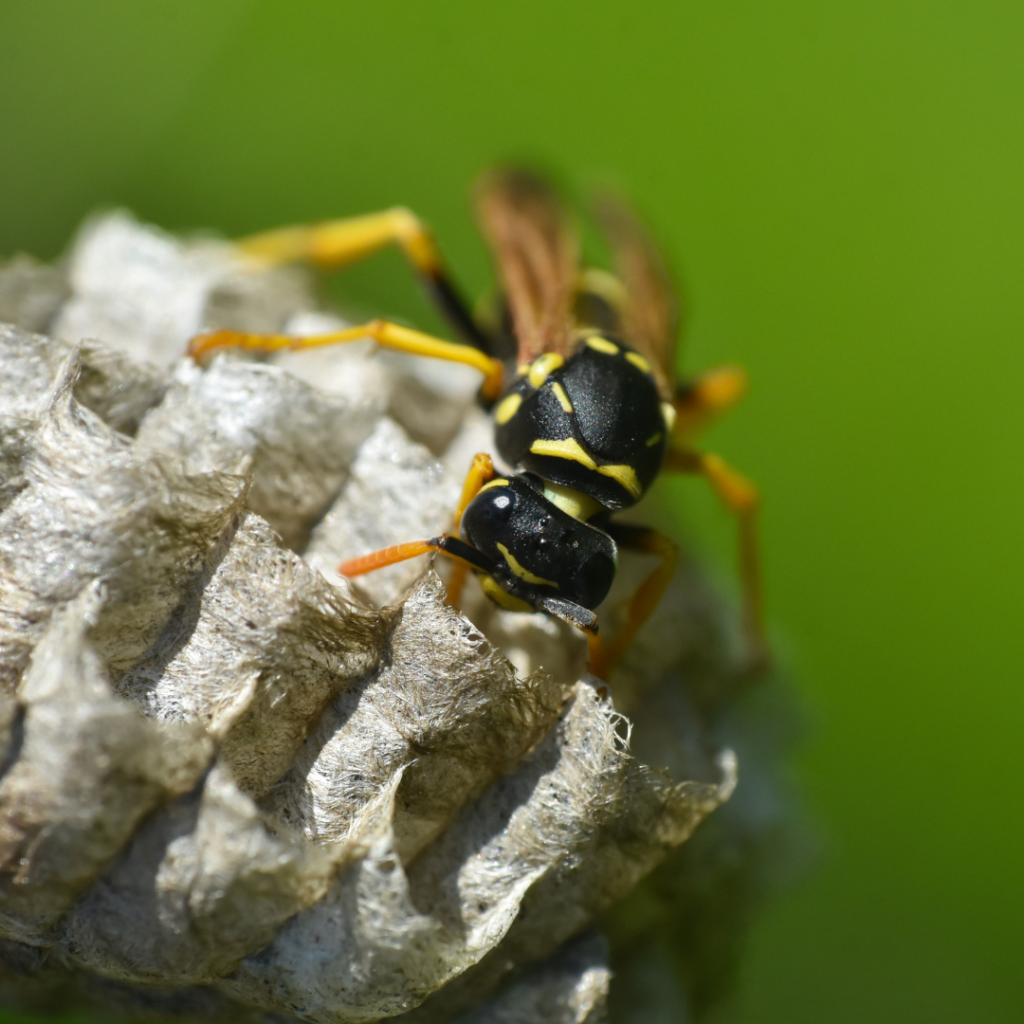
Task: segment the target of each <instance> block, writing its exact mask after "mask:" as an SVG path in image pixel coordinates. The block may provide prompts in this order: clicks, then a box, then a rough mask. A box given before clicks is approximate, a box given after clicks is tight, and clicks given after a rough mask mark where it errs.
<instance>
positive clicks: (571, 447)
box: [530, 437, 597, 469]
mask: <svg viewBox="0 0 1024 1024" xmlns="http://www.w3.org/2000/svg"><path fill="white" fill-rule="evenodd" d="M530 451H531V452H533V454H534V455H553V456H554V457H555V458H556V459H568V460H569V461H570V462H578V463H580V465H582V466H586V467H587V469H597V463H596V462H595V461H594V460H593V459H592V458H591V457H590V456H589V455H588V454H587V453H586V451H585V450H584V449H583V446H582V445H581V444H580V443H579V441H577V440H576V438H574V437H567V438H565V440H564V441H552V440H551V439H550V438H543V437H541V438H538V439H537V440H536V441H534V442H533V444H531V445H530Z"/></svg>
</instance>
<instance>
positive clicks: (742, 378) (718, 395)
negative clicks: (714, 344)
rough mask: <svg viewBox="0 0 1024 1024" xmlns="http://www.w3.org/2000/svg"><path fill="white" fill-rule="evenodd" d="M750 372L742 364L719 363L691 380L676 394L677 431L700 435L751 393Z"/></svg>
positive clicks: (688, 436) (682, 433) (678, 432)
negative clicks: (748, 390) (721, 364)
mask: <svg viewBox="0 0 1024 1024" xmlns="http://www.w3.org/2000/svg"><path fill="white" fill-rule="evenodd" d="M747 387H748V382H747V373H746V370H744V369H743V368H742V367H740V366H716V367H714V368H713V369H711V370H706V371H705V372H704V373H702V374H699V375H698V376H696V377H694V378H693V379H692V380H690V381H687V383H686V384H684V385H683V386H682V387H681V388H680V389H679V392H678V394H677V395H676V400H675V402H674V403H673V407H674V409H675V433H676V435H677V436H678V437H682V438H690V437H693V436H694V435H696V434H699V433H700V432H701V431H702V430H703V429H704V428H705V427H707V426H709V425H710V424H711V422H712V421H713V420H715V419H717V418H718V417H719V416H721V415H722V413H724V412H727V411H728V410H729V409H731V408H732V407H733V406H734V405H735V404H736V403H737V402H738V401H739V400H740V399H741V398H742V397H743V396H744V395H745V394H746V393H747Z"/></svg>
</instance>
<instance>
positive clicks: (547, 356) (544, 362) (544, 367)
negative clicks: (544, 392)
mask: <svg viewBox="0 0 1024 1024" xmlns="http://www.w3.org/2000/svg"><path fill="white" fill-rule="evenodd" d="M564 362H565V359H564V358H563V357H562V356H560V355H559V354H558V353H557V352H545V353H544V355H542V356H539V357H538V358H537V359H535V360H534V361H533V365H532V366H531V367H530V372H529V373H528V374H527V377H528V378H529V381H530V383H531V384H532V385H533V386H534V387H535V388H539V387H540V386H541V384H543V383H544V381H546V380H547V379H548V374H549V373H551V372H552V371H554V370H557V369H558V368H559V367H560V366H561V365H562V364H563V363H564Z"/></svg>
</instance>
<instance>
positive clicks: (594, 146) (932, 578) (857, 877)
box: [0, 0, 1024, 1024]
mask: <svg viewBox="0 0 1024 1024" xmlns="http://www.w3.org/2000/svg"><path fill="white" fill-rule="evenodd" d="M0 44H2V54H3V58H2V62H0V82H2V87H0V147H2V157H0V196H2V203H0V253H7V254H9V253H12V252H14V251H16V250H27V251H29V252H33V253H36V254H38V255H41V256H46V257H50V256H54V255H56V254H57V253H58V252H59V251H60V250H61V248H62V246H63V245H64V243H65V242H66V240H67V239H68V238H69V236H70V235H71V234H72V232H73V231H74V229H75V227H76V225H77V224H78V223H79V221H80V220H81V219H82V217H83V216H84V215H86V214H87V213H89V212H90V211H91V210H93V209H95V208H96V207H97V206H101V205H105V204H114V203H116V204H125V205H127V206H130V207H132V208H134V209H135V210H136V211H137V212H138V213H139V214H140V215H141V216H142V217H144V218H146V219H149V220H152V221H155V222H157V223H160V224H163V225H165V226H167V227H170V228H174V229H182V228H193V227H203V226H206V227H212V228H215V229H217V230H219V231H222V232H224V233H228V234H234V233H239V232H247V231H251V230H255V229H258V228H263V227H267V226H271V225H276V224H279V223H286V222H290V221H296V220H305V219H312V218H320V217H325V216H329V215H338V214H347V213H355V212H363V211H368V210H374V209H377V208H381V207H384V206H387V205H390V204H394V203H399V202H400V203H404V204H406V205H409V206H411V207H413V208H414V209H416V210H417V211H418V212H420V213H421V214H423V215H424V216H425V217H426V218H428V219H429V221H430V222H431V223H432V224H433V225H434V226H435V228H436V229H437V233H438V234H439V236H440V238H441V240H442V244H443V246H444V248H445V250H446V253H447V255H448V257H449V259H450V261H451V263H452V264H453V265H454V266H455V267H456V268H457V269H458V272H459V275H460V277H461V278H462V280H463V281H464V283H465V284H466V286H467V287H468V289H469V290H471V291H476V290H479V289H480V288H481V287H482V286H483V285H484V284H485V282H486V281H487V275H488V265H487V259H486V254H485V252H484V250H483V248H482V245H481V243H480V241H479V240H478V238H477V237H476V234H475V231H474V228H473V225H472V222H471V220H470V217H469V214H468V207H467V201H466V196H467V188H468V185H469V182H470V181H471V179H472V178H473V177H474V175H475V174H476V173H477V172H478V171H479V170H480V169H481V168H482V167H483V166H485V165H486V164H488V163H489V162H493V161H495V160H497V159H502V158H508V157H515V158H518V157H525V158H529V159H531V160H533V161H534V162H539V163H540V164H541V165H542V166H547V167H551V168H553V169H555V170H556V171H557V173H558V174H559V175H561V176H562V179H563V181H564V183H565V184H566V185H568V186H569V187H570V188H572V189H580V190H584V189H585V188H586V187H587V186H589V185H592V184H594V183H597V182H606V181H612V182H616V183H618V184H620V185H621V186H622V188H623V189H624V190H626V191H627V192H628V193H629V194H630V195H631V196H632V197H633V198H634V199H635V201H636V203H637V205H638V206H639V207H640V209H641V210H642V211H643V212H644V213H645V214H646V215H647V217H648V219H649V220H650V221H651V222H652V223H653V224H654V225H655V226H656V230H657V231H658V233H659V234H660V236H661V238H662V239H663V241H664V243H665V245H666V247H667V249H668V251H669V253H670V255H671V257H672V259H673V261H674V263H676V264H677V266H679V267H680V268H681V270H682V271H683V272H684V275H685V280H686V284H687V289H688V293H689V296H690V300H691V315H690V321H689V330H688V341H687V346H686V356H685V358H686V366H687V367H689V368H700V367H704V366H707V365H711V364H714V363H718V362H722V361H726V360H736V361H739V362H741V363H743V364H744V365H746V366H747V367H748V368H749V370H750V373H751V376H752V379H753V385H754V387H753V391H752V394H751V396H750V398H749V399H748V401H747V402H746V403H745V405H744V406H742V407H741V408H740V409H739V410H738V411H737V412H736V413H734V414H733V415H731V416H730V417H729V418H728V419H727V420H726V421H724V422H723V423H722V424H721V425H720V426H719V427H717V428H716V430H715V432H714V434H713V436H712V439H711V440H712V443H713V445H714V446H715V448H716V449H718V450H719V451H721V452H723V453H724V454H726V455H727V456H728V457H729V458H730V460H731V461H733V462H734V463H735V464H736V465H737V466H739V467H741V468H743V469H744V470H745V471H747V472H748V473H749V474H750V475H752V476H753V477H754V478H755V479H756V480H758V481H759V482H760V484H761V485H762V487H763V490H764V493H765V496H766V500H765V512H764V536H765V548H766V562H767V582H768V595H769V597H768V601H769V605H768V607H769V613H770V617H771V620H772V623H773V631H774V634H775V644H776V647H777V649H778V650H779V651H780V652H781V657H782V659H783V660H784V662H785V663H786V664H787V665H788V666H789V667H790V669H791V671H792V673H793V675H794V677H795V679H796V681H797V685H798V687H799V690H800V693H801V699H802V701H803V703H804V706H805V710H806V719H807V721H808V729H807V737H806V739H805V742H804V743H803V745H802V747H801V748H800V749H799V751H798V752H797V756H796V758H795V760H794V769H795V773H796V775H797V777H798V782H799V785H800V787H801V789H802V791H803V793H804V794H805V797H806V800H807V803H808V805H809V808H810V813H811V815H812V816H813V819H814V822H815V827H816V829H817V831H818V834H819V836H820V840H821V842H820V845H821V851H820V855H819V857H818V861H817V866H816V867H815V868H814V869H813V870H812V872H811V873H810V875H808V876H807V877H806V878H805V880H804V881H803V883H802V884H801V885H799V886H798V887H797V888H795V889H794V890H792V891H790V892H788V893H786V894H784V895H783V896H782V897H781V898H778V899H777V900H776V901H775V902H774V903H772V904H771V905H770V906H769V907H768V908H767V909H766V911H765V912H764V913H762V914H761V915H760V917H759V918H758V920H757V922H756V925H755V927H754V929H753V931H752V933H751V935H750V937H749V940H748V947H747V951H746V956H745V959H744V961H743V966H742V970H741V974H740V978H739V988H738V992H737V995H736V999H735V1001H734V1002H733V1004H732V1005H730V1006H729V1007H728V1008H726V1009H724V1010H723V1011H722V1013H721V1016H720V1018H718V1019H719V1020H720V1021H721V1022H723V1024H725V1022H728V1024H733V1022H776V1021H778V1022H786V1024H802V1022H808V1024H810V1022H820V1021H829V1022H833V1024H838V1022H847V1021H849V1022H854V1021H857V1022H860V1021H868V1020H869V1021H877V1022H888V1021H893V1022H897V1021H898V1022H908V1021H928V1022H944V1021H958V1022H959V1021H964V1020H970V1021H972V1022H1001V1021H1019V1020H1021V1018H1022V1013H1024V1011H1022V1007H1024V966H1022V952H1024V883H1022V880H1021V845H1022V839H1024V835H1022V832H1024V829H1022V800H1021V793H1020V782H1021V778H1022V772H1021V769H1022V762H1024V757H1022V753H1021V742H1022V734H1024V728H1022V726H1024V697H1022V692H1021V681H1022V678H1021V677H1022V671H1021V665H1022V660H1024V659H1022V654H1024V643H1022V636H1024V629H1022V628H1021V625H1020V622H1019V618H1020V615H1021V612H1022V611H1024V602H1022V601H1021V577H1022V575H1024V557H1022V555H1024V547H1022V533H1024V531H1022V530H1021V505H1022V500H1021V499H1022V483H1021V481H1022V479H1024V474H1022V472H1021V443H1022V440H1024V431H1022V419H1024V416H1022V411H1021V409H1022V403H1021V396H1022V395H1024V350H1022V345H1021V337H1022V333H1024V287H1022V272H1024V189H1022V180H1024V179H1022V164H1024V131H1022V128H1024V123H1022V122H1024V5H1021V4H1020V3H1019V2H1009V0H1004V2H992V0H974V2H972V3H970V4H968V3H964V2H959V3H951V2H948V0H929V2H924V0H917V2H908V0H857V2H852V0H833V2H831V3H814V2H811V0H782V2H778V0H769V2H765V3H760V4H746V3H737V2H728V0H725V2H721V0H720V2H717V3H710V2H707V0H705V2H703V3H696V2H694V3H678V2H673V0H657V2H652V0H648V2H647V3H623V2H617V3H615V2H609V0H592V2H590V3H588V4H569V3H563V2H547V3H540V2H536V0H528V2H519V3H515V4H503V5H498V4H493V5H482V4H478V3H470V2H467V0H458V2H452V0H449V2H447V3H444V4H408V3H393V2H386V0H377V2H376V3H374V4H372V5H371V4H355V3H344V2H339V3H305V4H301V5H295V6H294V7H292V6H291V5H285V4H281V3H274V2H270V0H263V2H259V0H218V2H211V0H206V2H194V0H174V2H166V0H146V2H145V3H140V2H138V0H118V2H112V0H89V2H74V0H70V2H54V0H33V2H12V0H5V2H4V3H3V4H2V5H0ZM340 286H341V287H343V289H344V293H345V294H348V295H351V296H352V297H353V298H354V299H356V300H357V301H358V302H360V303H362V304H363V305H365V306H366V307H367V308H374V309H385V310H387V311H389V312H391V313H393V314H398V315H401V316H404V317H407V318H410V319H412V320H414V321H416V322H419V323H425V324H428V325H429V324H433V323H436V321H434V320H432V318H431V313H430V311H429V310H428V309H427V307H426V305H425V304H424V303H423V302H422V300H421V299H420V298H419V296H418V294H417V292H416V289H415V287H414V285H412V284H411V283H410V280H409V275H408V273H407V272H406V271H405V269H404V268H403V266H402V265H401V262H400V260H399V258H398V257H397V256H392V255H387V256H384V257H381V258H380V259H378V260H377V261H375V262H374V263H372V264H370V265H367V266H365V267H362V268H359V269H358V270H357V271H355V272H354V273H353V274H352V275H349V276H347V277H346V278H345V280H344V282H343V285H340ZM666 486H670V487H671V488H672V489H673V490H672V496H673V498H678V500H679V502H680V505H681V507H682V508H683V510H684V511H683V513H682V514H683V515H684V517H685V519H686V520H687V522H688V523H689V525H690V528H691V530H692V532H693V533H694V534H695V535H696V536H698V537H700V538H701V540H702V542H703V543H704V544H705V545H706V548H707V550H708V552H709V555H710V558H711V559H712V560H713V561H714V560H717V561H718V562H719V563H720V564H721V565H722V566H724V567H728V564H729V560H730V559H731V549H732V534H731V529H730V526H729V523H728V522H727V521H726V520H725V518H724V516H723V515H722V514H721V513H720V512H719V511H718V510H717V509H716V508H715V507H714V505H713V503H712V502H711V500H710V499H709V498H708V497H707V496H706V495H705V494H704V493H703V491H702V490H701V489H700V487H699V486H697V485H693V484H689V483H680V484H671V485H666ZM723 578H724V579H726V580H728V579H729V575H728V573H727V572H726V571H725V569H723ZM11 1019H14V1018H11Z"/></svg>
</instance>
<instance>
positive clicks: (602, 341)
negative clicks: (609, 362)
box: [587, 337, 619, 356]
mask: <svg viewBox="0 0 1024 1024" xmlns="http://www.w3.org/2000/svg"><path fill="white" fill-rule="evenodd" d="M587 348H592V349H593V350H594V351H595V352H604V353H605V355H609V356H614V355H616V354H617V353H618V351H619V346H618V345H616V344H615V342H614V341H609V340H608V339H607V338H600V337H594V338H587Z"/></svg>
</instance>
